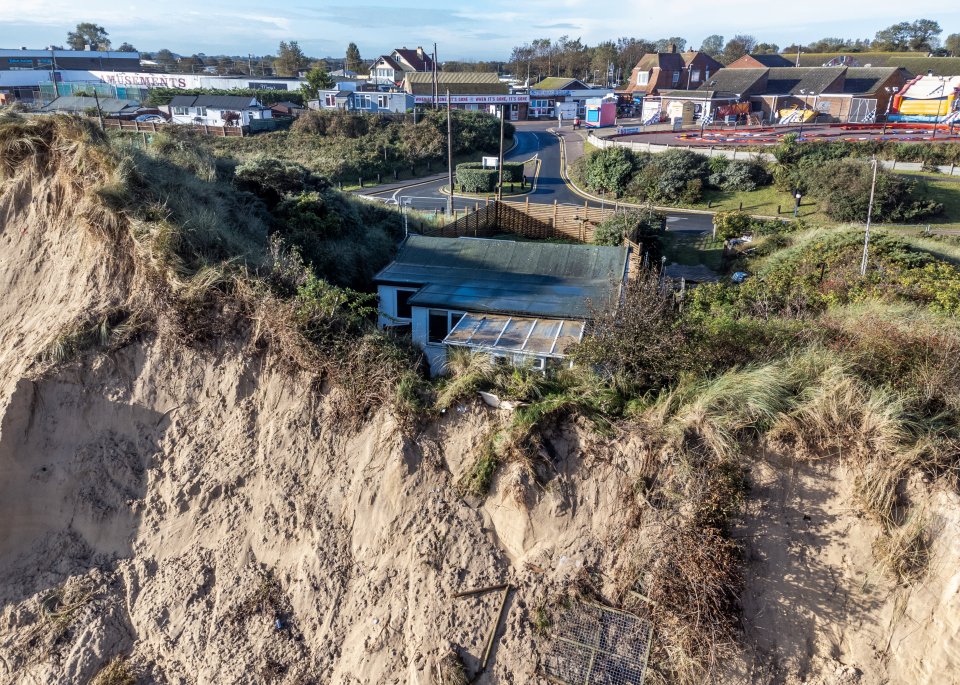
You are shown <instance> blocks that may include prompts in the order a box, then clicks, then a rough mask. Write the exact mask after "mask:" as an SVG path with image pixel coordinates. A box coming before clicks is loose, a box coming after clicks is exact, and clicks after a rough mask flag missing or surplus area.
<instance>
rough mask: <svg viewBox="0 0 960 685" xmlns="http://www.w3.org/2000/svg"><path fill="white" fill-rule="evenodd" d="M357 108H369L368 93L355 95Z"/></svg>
mask: <svg viewBox="0 0 960 685" xmlns="http://www.w3.org/2000/svg"><path fill="white" fill-rule="evenodd" d="M357 108H358V109H370V96H369V95H360V96H358V97H357Z"/></svg>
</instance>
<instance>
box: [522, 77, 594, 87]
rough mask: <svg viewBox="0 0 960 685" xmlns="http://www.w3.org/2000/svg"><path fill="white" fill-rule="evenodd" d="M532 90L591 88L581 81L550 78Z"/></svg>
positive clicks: (536, 84) (534, 85)
mask: <svg viewBox="0 0 960 685" xmlns="http://www.w3.org/2000/svg"><path fill="white" fill-rule="evenodd" d="M530 90H590V86H588V85H587V84H585V83H584V82H583V81H581V80H580V79H575V78H563V77H558V76H548V77H547V78H545V79H543V80H542V81H539V82H538V83H534V84H533V85H532V86H530Z"/></svg>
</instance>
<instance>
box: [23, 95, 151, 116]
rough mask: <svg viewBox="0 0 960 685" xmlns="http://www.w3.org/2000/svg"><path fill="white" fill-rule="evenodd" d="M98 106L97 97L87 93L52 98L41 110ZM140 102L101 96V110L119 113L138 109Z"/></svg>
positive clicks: (79, 108)
mask: <svg viewBox="0 0 960 685" xmlns="http://www.w3.org/2000/svg"><path fill="white" fill-rule="evenodd" d="M96 108H97V98H94V97H89V96H86V95H63V96H61V97H58V98H56V99H55V100H52V101H51V102H50V104H48V105H46V106H44V107H42V108H41V109H40V111H41V112H84V111H86V110H88V109H96ZM139 108H140V103H139V102H137V101H136V100H118V99H117V98H100V111H101V112H103V113H104V114H118V113H120V112H123V111H124V110H128V109H129V110H136V109H139Z"/></svg>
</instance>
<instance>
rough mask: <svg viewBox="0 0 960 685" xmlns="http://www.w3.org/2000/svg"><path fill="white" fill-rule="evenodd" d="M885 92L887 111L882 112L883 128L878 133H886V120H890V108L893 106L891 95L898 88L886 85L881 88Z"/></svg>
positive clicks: (894, 93)
mask: <svg viewBox="0 0 960 685" xmlns="http://www.w3.org/2000/svg"><path fill="white" fill-rule="evenodd" d="M883 90H884V91H885V92H886V93H887V111H886V112H884V113H883V130H882V131H881V132H880V135H886V133H887V121H889V120H890V108H891V107H893V96H894V95H896V93H897V91H898V90H900V88H898V87H897V86H888V87H885V88H884V89H883Z"/></svg>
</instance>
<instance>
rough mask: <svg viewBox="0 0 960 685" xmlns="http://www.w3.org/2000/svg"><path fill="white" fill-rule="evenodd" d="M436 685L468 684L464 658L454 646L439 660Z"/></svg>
mask: <svg viewBox="0 0 960 685" xmlns="http://www.w3.org/2000/svg"><path fill="white" fill-rule="evenodd" d="M434 682H435V683H436V685H467V683H469V682H470V679H469V678H467V669H466V667H465V666H464V665H463V660H462V659H461V658H460V656H459V655H458V654H457V653H456V651H454V650H453V649H452V648H451V649H450V650H449V651H448V652H447V653H446V654H444V655H443V656H442V657H441V658H440V659H439V660H438V661H437V670H436V671H435V673H434Z"/></svg>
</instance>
